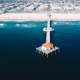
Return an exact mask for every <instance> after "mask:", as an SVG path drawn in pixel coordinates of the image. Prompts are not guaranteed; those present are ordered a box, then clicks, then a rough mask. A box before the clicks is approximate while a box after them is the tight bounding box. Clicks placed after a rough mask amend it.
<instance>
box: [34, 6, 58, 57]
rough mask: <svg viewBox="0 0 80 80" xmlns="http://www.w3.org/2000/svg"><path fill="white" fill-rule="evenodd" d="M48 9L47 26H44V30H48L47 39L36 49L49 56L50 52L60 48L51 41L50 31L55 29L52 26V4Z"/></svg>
mask: <svg viewBox="0 0 80 80" xmlns="http://www.w3.org/2000/svg"><path fill="white" fill-rule="evenodd" d="M48 11H49V12H48V21H47V27H46V28H43V31H45V32H46V41H45V43H43V44H42V45H41V46H40V47H38V48H36V50H37V51H38V52H39V53H41V54H45V55H47V56H48V54H50V53H52V52H56V51H57V50H59V47H56V46H55V45H54V44H53V43H51V38H50V33H51V31H54V29H53V28H52V27H51V14H50V5H48Z"/></svg>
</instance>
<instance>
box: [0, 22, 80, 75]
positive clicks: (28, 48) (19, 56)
mask: <svg viewBox="0 0 80 80" xmlns="http://www.w3.org/2000/svg"><path fill="white" fill-rule="evenodd" d="M44 27H46V22H0V67H1V68H0V71H1V72H8V73H9V72H18V73H19V72H22V73H24V72H25V73H26V72H36V74H37V72H39V73H40V74H41V73H43V74H49V73H51V72H52V73H53V74H56V75H58V74H61V73H62V74H70V73H71V74H73V73H76V74H78V73H79V72H80V22H77V21H76V22H75V21H74V22H52V27H53V28H54V29H55V31H54V32H52V34H51V37H52V42H53V43H54V44H55V45H56V46H58V47H60V52H59V53H57V55H53V56H50V57H49V58H48V59H47V58H45V57H44V56H41V55H39V54H38V52H36V47H39V46H40V45H41V44H42V43H44V42H45V35H46V34H45V32H43V31H42V29H43V28H44ZM40 74H39V75H40ZM37 75H38V74H37Z"/></svg>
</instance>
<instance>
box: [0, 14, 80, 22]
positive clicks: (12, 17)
mask: <svg viewBox="0 0 80 80" xmlns="http://www.w3.org/2000/svg"><path fill="white" fill-rule="evenodd" d="M47 15H48V14H47V13H6V14H0V21H45V20H47V19H48V16H47ZM51 19H52V20H56V21H76V20H77V21H80V13H51Z"/></svg>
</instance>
